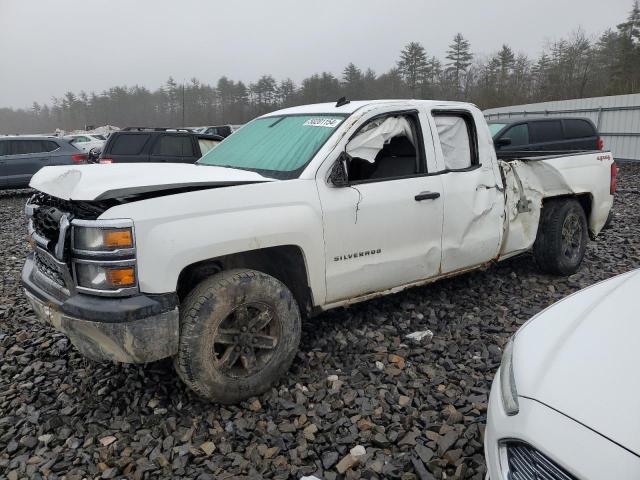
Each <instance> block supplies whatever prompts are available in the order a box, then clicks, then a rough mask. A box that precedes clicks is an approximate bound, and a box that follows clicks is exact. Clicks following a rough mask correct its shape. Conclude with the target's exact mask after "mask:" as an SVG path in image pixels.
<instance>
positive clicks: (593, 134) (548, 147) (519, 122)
mask: <svg viewBox="0 0 640 480" xmlns="http://www.w3.org/2000/svg"><path fill="white" fill-rule="evenodd" d="M488 123H489V129H490V130H491V135H492V136H493V141H494V144H495V146H496V151H497V152H498V156H499V157H503V158H505V157H506V158H508V157H509V156H510V152H513V155H514V156H516V153H515V152H523V151H526V152H545V153H549V152H566V151H571V150H602V149H603V148H604V143H603V141H602V139H601V138H600V136H599V135H598V130H597V129H596V126H595V125H594V124H593V122H592V121H591V120H589V119H588V118H556V117H554V118H549V117H544V118H504V119H491V120H489V121H488Z"/></svg>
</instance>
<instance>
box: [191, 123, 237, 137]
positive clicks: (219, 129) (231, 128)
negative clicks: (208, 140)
mask: <svg viewBox="0 0 640 480" xmlns="http://www.w3.org/2000/svg"><path fill="white" fill-rule="evenodd" d="M240 127H242V125H215V126H211V127H201V130H200V133H204V134H206V135H220V136H221V137H224V138H227V137H228V136H229V135H231V134H232V133H233V132H235V131H237V130H239V129H240Z"/></svg>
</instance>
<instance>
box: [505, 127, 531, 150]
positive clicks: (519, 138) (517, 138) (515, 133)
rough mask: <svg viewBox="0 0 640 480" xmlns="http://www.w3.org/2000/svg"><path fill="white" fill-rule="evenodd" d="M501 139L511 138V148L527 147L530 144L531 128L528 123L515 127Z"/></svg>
mask: <svg viewBox="0 0 640 480" xmlns="http://www.w3.org/2000/svg"><path fill="white" fill-rule="evenodd" d="M500 138H509V139H510V140H511V144H510V146H512V147H517V146H519V145H527V144H528V143H529V126H528V125H527V124H526V123H521V124H520V125H514V126H513V127H511V128H510V129H509V130H507V131H506V132H504V133H503V134H502V136H501V137H500Z"/></svg>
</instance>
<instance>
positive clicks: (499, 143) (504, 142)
mask: <svg viewBox="0 0 640 480" xmlns="http://www.w3.org/2000/svg"><path fill="white" fill-rule="evenodd" d="M493 144H494V146H495V147H496V148H502V147H508V146H509V145H511V139H510V138H508V137H503V138H498V139H497V140H495V141H494V142H493Z"/></svg>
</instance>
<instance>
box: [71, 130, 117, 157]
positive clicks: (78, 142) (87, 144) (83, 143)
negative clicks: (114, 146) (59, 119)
mask: <svg viewBox="0 0 640 480" xmlns="http://www.w3.org/2000/svg"><path fill="white" fill-rule="evenodd" d="M63 138H65V139H67V140H69V143H71V144H72V145H73V146H74V147H76V148H78V149H80V150H82V151H83V152H87V153H88V152H89V150H91V149H92V148H98V149H100V150H102V149H103V148H104V144H105V143H106V141H107V138H106V137H105V136H104V135H99V134H93V133H92V134H88V133H82V134H77V135H65V136H64V137H63Z"/></svg>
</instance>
